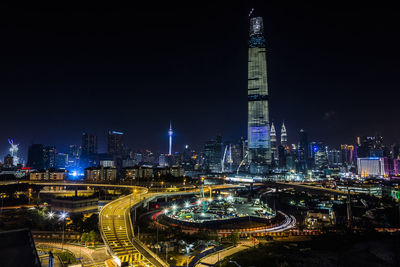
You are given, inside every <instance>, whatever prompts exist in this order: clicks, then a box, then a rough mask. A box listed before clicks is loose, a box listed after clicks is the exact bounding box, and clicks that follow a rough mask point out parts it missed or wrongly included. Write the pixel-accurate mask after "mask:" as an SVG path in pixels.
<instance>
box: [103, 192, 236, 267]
mask: <svg viewBox="0 0 400 267" xmlns="http://www.w3.org/2000/svg"><path fill="white" fill-rule="evenodd" d="M238 187H240V186H237V185H217V186H213V187H205V188H204V191H209V190H222V189H233V188H238ZM132 188H133V191H134V192H133V193H132V194H130V195H128V196H124V197H120V198H118V199H116V200H114V201H112V202H110V203H108V204H107V205H105V206H104V207H103V208H102V209H101V211H100V215H99V220H100V232H101V236H102V238H103V240H104V242H105V243H106V246H107V249H108V251H109V252H110V254H111V255H113V256H114V259H115V260H116V261H117V262H118V261H121V262H130V263H133V264H134V266H157V267H158V266H168V264H167V263H165V262H164V261H163V260H161V259H160V258H159V257H158V256H157V255H156V254H155V253H153V252H152V251H151V250H150V249H149V248H147V247H146V246H145V245H144V244H142V243H141V242H140V240H138V239H137V238H136V237H135V236H134V235H133V225H132V220H131V215H130V210H131V207H132V206H136V205H138V204H141V203H143V202H146V201H149V200H153V199H156V198H158V197H168V196H173V195H183V194H195V193H198V192H199V189H191V190H186V191H181V192H149V191H148V189H147V188H144V187H132Z"/></svg>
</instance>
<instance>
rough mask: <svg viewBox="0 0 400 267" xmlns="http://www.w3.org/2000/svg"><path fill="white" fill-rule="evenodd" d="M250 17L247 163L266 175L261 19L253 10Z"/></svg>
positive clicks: (265, 88)
mask: <svg viewBox="0 0 400 267" xmlns="http://www.w3.org/2000/svg"><path fill="white" fill-rule="evenodd" d="M252 11H253V10H252ZM249 18H250V32H249V43H248V46H249V51H248V53H249V54H248V82H247V90H248V93H247V94H248V147H249V154H248V160H249V161H248V162H249V170H250V173H252V174H265V173H266V172H267V171H268V166H269V165H270V164H271V142H270V134H269V114H268V84H267V59H266V42H265V38H264V25H263V19H262V18H261V17H255V16H253V12H251V13H250V15H249Z"/></svg>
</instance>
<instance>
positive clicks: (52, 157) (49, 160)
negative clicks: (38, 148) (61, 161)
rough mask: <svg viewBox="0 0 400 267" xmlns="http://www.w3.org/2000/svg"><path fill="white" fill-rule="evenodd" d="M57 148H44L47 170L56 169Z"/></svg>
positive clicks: (44, 160)
mask: <svg viewBox="0 0 400 267" xmlns="http://www.w3.org/2000/svg"><path fill="white" fill-rule="evenodd" d="M56 154H57V151H56V147H55V146H45V147H44V148H43V162H44V168H45V169H51V168H56Z"/></svg>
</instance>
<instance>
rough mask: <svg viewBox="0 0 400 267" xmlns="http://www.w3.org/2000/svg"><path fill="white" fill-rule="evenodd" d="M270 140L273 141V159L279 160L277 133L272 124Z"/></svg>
mask: <svg viewBox="0 0 400 267" xmlns="http://www.w3.org/2000/svg"><path fill="white" fill-rule="evenodd" d="M269 136H270V140H271V158H272V159H274V160H278V151H277V148H278V147H277V143H276V131H275V126H274V124H273V123H272V124H271V132H270V135H269Z"/></svg>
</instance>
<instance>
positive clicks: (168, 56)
mask: <svg viewBox="0 0 400 267" xmlns="http://www.w3.org/2000/svg"><path fill="white" fill-rule="evenodd" d="M203 5H204V4H203ZM154 6H155V4H153V6H152V5H148V6H147V7H142V6H140V7H139V6H138V7H131V8H124V9H93V8H92V9H89V8H81V9H79V8H74V9H63V10H61V9H48V10H43V9H42V10H39V9H34V8H33V9H24V10H19V9H15V8H1V9H0V12H1V14H0V35H1V42H0V51H1V52H0V53H1V59H0V88H1V100H2V101H1V105H0V107H1V127H0V129H1V131H0V155H4V154H5V153H7V149H8V143H7V138H9V137H12V138H14V140H15V142H16V143H20V147H21V156H23V157H25V158H26V153H27V147H28V146H29V144H31V143H43V144H46V145H55V146H56V147H57V149H58V151H60V152H66V148H67V145H69V144H80V142H81V134H82V132H84V131H86V132H91V133H95V134H97V135H98V136H99V142H100V144H99V150H100V152H101V151H105V148H106V133H107V131H108V130H119V131H123V132H125V134H126V136H125V140H126V144H127V145H128V146H129V147H131V148H133V149H144V148H150V149H152V150H154V151H164V152H167V130H168V126H169V121H170V120H172V125H173V128H174V130H175V133H176V135H175V141H176V146H175V148H174V150H175V151H177V150H178V151H179V150H181V149H182V147H183V145H184V144H190V145H192V146H194V147H195V148H201V147H202V145H203V144H204V142H205V141H207V140H208V139H210V138H214V137H215V135H216V134H217V133H220V134H222V135H223V139H224V140H237V139H239V138H240V137H241V136H247V38H248V21H247V19H248V18H247V15H248V12H249V10H250V8H251V7H255V8H256V14H257V15H260V16H262V17H263V18H264V28H265V35H266V40H267V51H268V53H267V66H268V82H269V93H270V119H271V120H272V121H273V122H274V123H275V124H276V127H277V126H278V127H277V128H279V129H280V125H281V123H282V121H283V120H284V121H285V124H286V127H287V131H288V140H289V142H291V143H297V140H298V138H297V133H298V131H299V130H300V129H301V128H304V129H305V130H306V131H307V132H308V133H309V139H310V141H324V142H327V143H328V144H330V145H332V146H337V145H339V144H341V143H352V142H354V140H355V137H356V136H358V135H372V134H376V133H380V134H382V135H383V136H384V138H385V140H387V142H388V143H390V142H396V141H400V140H399V139H400V138H399V135H400V124H399V119H398V118H399V111H398V109H399V108H398V102H399V97H400V93H399V83H400V75H399V74H400V63H399V62H400V52H399V51H400V49H399V47H400V37H399V36H400V35H399V33H400V30H399V29H400V28H399V21H398V17H397V14H395V10H393V9H391V8H387V9H381V8H377V7H371V8H358V9H353V8H351V9H346V8H343V7H342V8H339V7H337V8H332V7H331V8H315V7H311V6H303V7H301V8H290V9H288V8H276V7H272V6H268V5H267V4H264V5H260V4H255V5H251V4H237V5H233V4H231V5H229V6H224V5H222V4H221V5H220V6H218V5H217V6H215V5H211V4H210V5H208V6H193V7H188V6H180V7H179V6H177V7H172V6H161V7H156V8H154ZM278 134H279V131H278Z"/></svg>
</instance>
